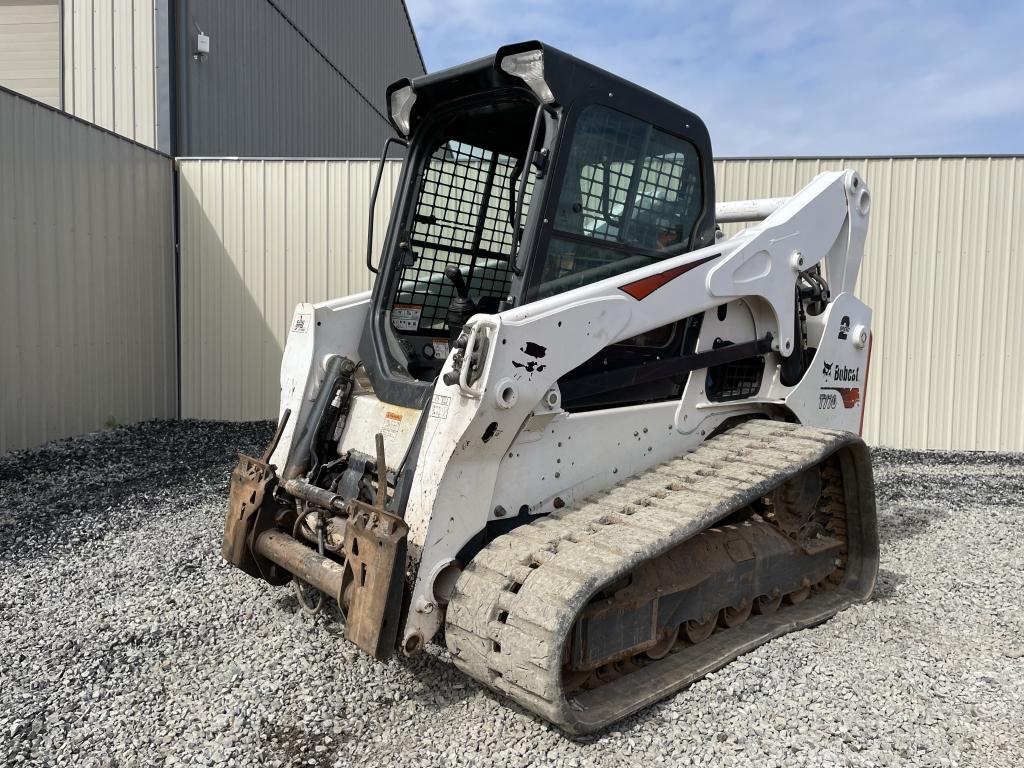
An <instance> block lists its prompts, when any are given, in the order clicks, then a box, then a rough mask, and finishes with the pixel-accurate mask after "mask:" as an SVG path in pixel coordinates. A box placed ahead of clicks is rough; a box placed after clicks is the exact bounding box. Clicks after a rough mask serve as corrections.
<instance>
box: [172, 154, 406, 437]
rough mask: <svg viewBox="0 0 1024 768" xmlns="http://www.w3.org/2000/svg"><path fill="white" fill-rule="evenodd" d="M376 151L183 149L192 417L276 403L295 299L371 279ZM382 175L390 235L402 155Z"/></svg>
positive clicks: (187, 380)
mask: <svg viewBox="0 0 1024 768" xmlns="http://www.w3.org/2000/svg"><path fill="white" fill-rule="evenodd" d="M377 165H378V164H377V162H376V161H368V160H326V161H325V160H189V159H181V160H179V161H178V170H179V174H180V176H179V189H180V217H181V218H180V245H181V251H180V254H181V255H180V259H181V377H182V386H181V410H182V416H183V417H185V418H191V417H194V418H209V419H265V418H273V416H274V414H275V413H276V412H277V403H278V398H279V390H280V378H279V373H280V366H281V354H282V351H283V349H284V340H285V336H286V331H287V328H288V322H289V320H290V319H291V315H292V310H293V309H294V308H295V305H296V304H297V303H299V302H300V301H321V300H324V299H328V298H332V297H335V296H345V295H348V294H352V293H358V292H359V291H364V290H367V289H368V288H369V287H370V274H369V273H368V272H367V270H366V266H365V258H366V234H367V224H368V217H369V198H370V190H371V188H372V185H373V180H374V177H375V174H376V172H377ZM388 166H389V167H388V168H387V169H386V172H385V174H384V177H383V179H382V182H381V189H380V193H379V196H378V201H377V208H376V218H375V226H374V233H375V234H374V243H375V244H377V246H378V247H379V246H380V245H381V244H382V243H383V240H384V233H385V230H386V228H387V216H388V214H389V212H390V209H391V202H392V200H393V198H394V195H395V190H396V189H397V184H398V175H399V172H400V164H399V163H397V162H389V163H388Z"/></svg>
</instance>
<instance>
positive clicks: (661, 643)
mask: <svg viewBox="0 0 1024 768" xmlns="http://www.w3.org/2000/svg"><path fill="white" fill-rule="evenodd" d="M678 639H679V627H672V628H671V629H666V630H665V631H664V632H663V633H662V635H661V639H660V640H658V642H657V644H656V645H654V646H653V647H651V648H648V649H647V651H646V653H647V657H648V658H650V659H654V660H655V661H658V660H659V659H664V658H665V657H666V656H668V652H669V651H671V650H672V646H674V645H675V644H676V640H678Z"/></svg>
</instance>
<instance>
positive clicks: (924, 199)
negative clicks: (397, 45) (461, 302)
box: [179, 157, 1024, 451]
mask: <svg viewBox="0 0 1024 768" xmlns="http://www.w3.org/2000/svg"><path fill="white" fill-rule="evenodd" d="M373 166H374V164H373V163H358V162H353V161H327V162H296V161H245V160H242V161H239V160H231V161H196V160H187V161H182V162H180V163H179V168H180V169H181V174H182V184H181V189H182V206H183V207H182V262H183V269H184V274H183V283H182V301H183V320H182V323H183V325H182V344H183V350H184V356H183V362H182V378H183V384H182V388H183V396H182V401H183V403H182V404H183V411H184V415H186V416H203V417H206V418H232V419H241V418H272V417H273V416H274V415H275V414H276V410H277V387H278V378H277V376H278V365H279V362H280V354H281V349H282V344H283V339H284V335H285V329H286V327H287V322H288V320H289V318H290V316H291V311H292V308H293V306H294V304H295V303H296V302H298V301H299V300H302V299H303V298H311V299H314V300H318V299H323V298H327V297H329V296H340V295H344V294H346V293H352V292H355V291H358V290H362V289H364V288H365V287H366V286H367V285H368V283H367V275H366V272H365V269H364V267H363V258H364V251H363V244H364V243H365V240H364V237H365V227H366V223H365V218H366V207H365V206H366V201H367V198H368V196H369V189H370V185H371V184H372V172H371V170H370V169H371V168H372V167H373ZM844 167H852V168H855V169H857V170H858V171H860V172H861V174H862V175H863V176H864V178H865V179H866V181H867V182H868V184H869V185H870V188H871V192H872V196H873V201H874V208H873V211H872V220H871V229H870V234H869V238H868V242H867V246H866V254H865V259H864V264H863V267H862V271H861V281H860V288H859V293H860V295H861V297H862V298H863V299H864V300H865V301H866V302H867V303H868V304H869V305H871V306H872V307H873V308H874V310H875V322H874V332H875V337H874V339H875V342H874V351H873V355H872V362H871V371H870V377H869V389H868V395H867V417H866V420H865V432H866V437H867V439H868V440H869V441H870V442H872V443H873V444H881V445H889V446H900V447H907V448H964V449H984V450H1014V451H1022V450H1024V398H1022V397H1021V394H1020V393H1021V385H1020V382H1021V381H1022V380H1024V356H1022V355H1019V354H1017V350H1019V349H1021V348H1024V296H1022V293H1021V291H1020V290H1019V289H1020V287H1021V286H1024V241H1022V236H1024V232H1022V228H1024V223H1022V217H1020V216H1019V210H1020V208H1021V203H1022V201H1024V159H1022V158H1013V157H1009V158H974V157H971V158H965V157H956V158H919V159H915V158H881V159H879V158H872V159H864V158H861V159H857V158H853V159H848V160H842V159H829V160H814V159H812V160H803V159H795V160H794V159H782V160H780V159H756V160H721V161H718V162H716V166H715V170H716V177H717V180H718V199H719V200H737V199H747V198H752V197H774V196H782V195H788V194H792V193H793V192H795V191H796V190H798V189H799V188H800V187H801V186H802V185H803V184H805V183H806V182H808V181H810V179H811V178H813V176H814V175H815V174H817V173H818V172H820V171H822V170H828V169H841V168H844ZM397 169H398V164H397V163H395V164H394V167H393V169H392V170H391V171H390V172H389V174H388V175H387V178H389V179H390V182H391V183H392V184H393V183H394V180H395V179H396V178H397ZM393 194H394V187H393V186H388V187H386V190H384V191H382V194H381V199H380V201H379V202H378V217H379V219H378V220H379V221H382V220H383V219H382V218H380V217H382V216H383V215H384V213H385V209H386V208H387V207H388V201H389V200H390V199H391V198H392V196H393ZM726 229H727V231H729V232H732V231H735V229H736V227H735V226H730V227H727V228H726ZM380 232H381V230H380V229H379V228H378V234H377V235H376V236H375V242H376V243H378V244H380V243H381V234H380ZM253 349H258V352H259V356H258V358H256V361H255V362H254V360H253V359H251V358H250V357H249V351H251V350H253ZM243 355H244V357H243ZM243 360H245V364H244V367H243V362H242V361H243ZM253 366H255V367H253ZM225 371H227V372H228V375H227V376H225V375H224V372H225ZM250 372H254V373H253V375H255V376H257V378H256V379H255V380H256V381H258V382H259V385H258V386H256V385H254V384H252V383H250V382H249V381H248V379H247V377H248V376H249V375H250Z"/></svg>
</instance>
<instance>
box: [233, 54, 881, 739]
mask: <svg viewBox="0 0 1024 768" xmlns="http://www.w3.org/2000/svg"><path fill="white" fill-rule="evenodd" d="M387 97H388V103H389V105H390V112H391V121H392V123H393V125H394V128H395V129H396V130H397V131H398V133H399V134H401V136H402V137H404V138H392V139H389V140H388V143H387V144H385V148H384V154H385V156H386V155H387V153H388V151H389V145H390V144H394V143H396V142H397V143H399V144H403V145H405V146H406V147H407V150H406V158H405V160H404V166H403V171H402V177H401V184H400V189H399V191H398V194H397V197H396V200H395V205H394V209H393V212H392V214H391V219H390V225H389V227H388V230H387V237H386V240H385V241H384V243H383V249H382V253H381V257H380V261H379V265H377V266H375V265H374V263H373V258H372V257H373V255H374V254H375V251H374V248H373V244H372V242H370V243H368V244H367V253H366V259H367V264H366V266H367V268H368V269H370V270H371V271H373V272H376V273H377V276H376V282H375V285H374V288H373V291H372V292H368V293H363V294H359V295H355V296H348V297H345V298H339V299H334V300H331V301H326V302H323V303H319V304H308V303H304V304H300V305H299V306H298V307H297V308H296V310H295V313H294V315H293V317H292V320H291V326H290V330H289V335H288V341H287V345H286V348H285V352H284V361H283V364H282V367H281V410H280V418H279V422H278V429H277V432H276V434H275V436H274V438H273V440H272V442H271V444H270V445H269V446H268V447H267V449H266V452H265V453H264V454H263V456H262V457H260V458H258V459H257V458H252V457H248V456H244V455H243V456H240V459H239V463H238V466H237V468H236V469H235V470H234V472H233V474H232V478H231V492H230V501H229V508H228V516H227V521H226V525H225V529H224V539H223V555H224V557H225V559H227V560H228V561H229V562H231V563H233V564H234V565H236V566H237V567H239V568H240V569H242V570H243V571H245V572H246V573H248V574H250V575H252V576H255V577H258V578H261V579H264V580H265V581H267V582H269V583H270V584H273V585H285V584H287V583H289V582H292V583H293V584H294V585H295V587H296V588H297V591H298V593H299V596H300V600H301V601H302V603H303V605H304V607H306V608H307V609H309V610H316V609H318V608H319V606H320V605H322V604H323V601H324V599H325V596H326V598H330V599H332V600H335V601H337V602H338V604H339V605H340V606H341V611H342V613H343V615H344V617H345V622H346V624H345V632H346V637H347V639H348V640H349V641H351V642H353V643H355V644H356V645H357V646H359V647H360V648H361V649H362V650H364V651H365V652H367V653H368V654H371V655H372V656H374V657H375V658H377V659H384V658H387V657H388V656H389V655H391V654H393V653H396V652H398V653H401V654H404V655H406V656H410V655H413V654H416V653H418V652H419V651H421V650H422V649H423V647H424V644H425V643H427V642H428V641H430V640H431V639H432V638H435V637H438V636H439V633H441V631H442V630H443V636H444V642H445V643H446V645H447V647H448V649H449V651H450V653H451V657H452V659H453V660H454V663H455V664H456V665H457V666H458V667H459V668H460V669H462V670H463V671H464V672H465V673H466V674H468V675H470V676H471V677H473V678H475V679H476V680H478V681H480V682H481V683H482V684H484V685H485V686H488V687H490V688H491V689H493V690H494V691H497V692H499V693H500V694H504V695H505V696H507V697H509V698H511V699H513V700H515V701H516V702H518V703H519V704H521V705H522V706H523V707H525V708H526V709H528V710H531V711H532V712H535V713H537V714H539V715H540V716H542V717H544V718H546V719H548V720H549V721H551V722H552V723H554V724H556V725H558V726H560V727H561V728H563V729H565V730H566V731H569V732H571V733H584V732H589V731H593V730H596V729H599V728H601V727H603V726H605V725H607V724H609V723H611V722H613V721H615V720H617V719H620V718H622V717H624V716H626V715H628V714H630V713H632V712H635V711H636V710H638V709H640V708H642V707H644V706H646V705H648V704H649V703H651V702H653V701H655V700H657V699H659V698H662V697H664V696H666V695H668V694H671V693H673V692H674V691H677V690H679V689H680V688H682V687H684V686H686V685H688V684H689V683H691V682H692V681H694V680H695V679H697V678H699V677H700V676H702V675H704V674H706V673H707V672H709V671H711V670H714V669H716V668H718V667H721V666H722V665H724V664H726V663H727V662H728V661H730V660H731V659H733V658H735V657H736V656H738V655H739V654H742V653H744V652H746V651H748V650H750V649H752V648H754V647H756V646H758V645H759V644H761V643H764V642H766V641H768V640H770V639H772V638H775V637H778V636H779V635H782V634H784V633H786V632H790V631H792V630H796V629H800V628H803V627H808V626H810V625H813V624H816V623H819V622H821V621H824V620H825V619H827V618H828V617H829V616H831V615H833V614H835V613H836V612H837V611H839V610H841V609H842V608H844V607H846V606H848V605H849V604H850V603H851V602H853V601H857V600H862V599H864V598H866V597H867V596H868V595H869V594H870V592H871V590H872V587H873V584H874V581H875V575H876V571H877V563H878V545H877V534H876V522H875V506H874V488H873V481H872V473H871V464H870V457H869V454H868V451H867V449H866V447H865V445H864V443H863V442H862V440H861V439H860V438H859V437H858V434H859V432H860V428H861V424H862V415H863V411H864V394H865V387H866V384H867V377H868V361H869V357H870V346H871V310H870V309H869V308H868V307H867V306H865V305H864V304H863V303H862V302H861V301H859V300H858V299H857V297H856V296H855V295H854V293H853V290H854V284H855V281H856V278H857V273H858V270H859V267H860V262H861V257H862V255H863V245H864V237H865V232H866V228H867V223H868V213H869V208H870V196H869V193H868V189H867V187H866V185H865V184H864V182H863V180H862V179H861V178H860V177H859V176H858V175H857V173H855V172H853V171H844V172H838V173H831V172H830V173H821V174H819V175H818V176H817V177H816V178H814V179H813V180H812V181H811V182H810V183H808V184H807V185H806V186H805V187H804V188H803V189H801V190H800V191H799V192H797V193H796V194H795V195H794V196H793V197H790V198H780V199H771V200H752V201H744V202H739V203H720V204H718V205H716V204H715V180H714V175H713V168H712V154H711V144H710V140H709V137H708V132H707V130H706V128H705V126H704V124H703V122H701V120H700V118H698V117H697V116H696V115H695V114H693V113H691V112H689V111H687V110H685V109H682V108H681V107H678V106H676V105H675V104H672V103H670V102H669V101H667V100H665V99H663V98H660V97H658V96H656V95H655V94H653V93H650V92H649V91H646V90H644V89H642V88H640V87H638V86H636V85H634V84H632V83H629V82H627V81H625V80H623V79H621V78H618V77H616V76H614V75H612V74H609V73H607V72H605V71H603V70H601V69H598V68H596V67H594V66H591V65H589V64H587V63H585V62H583V61H580V60H578V59H576V58H574V57H572V56H569V55H567V54H565V53H563V52H561V51H558V50H556V49H554V48H551V47H549V46H546V45H542V44H541V43H538V42H527V43H522V44H518V45H511V46H506V47H504V48H501V49H500V50H498V52H497V54H496V55H495V56H494V57H493V58H485V59H480V60H478V61H474V62H471V63H468V64H465V65H463V66H459V67H456V68H453V69H448V70H445V71H441V72H437V73H433V74H428V75H424V76H422V77H418V78H416V79H413V80H402V81H399V82H397V83H395V84H393V85H392V86H391V87H390V88H389V89H388V92H387ZM382 165H383V164H382ZM379 183H380V176H379V175H378V178H377V187H375V189H374V195H373V196H374V199H375V198H376V194H377V188H379ZM370 216H371V218H370V225H371V226H370V230H369V231H370V232H371V233H372V230H373V227H372V222H373V213H372V205H371V214H370ZM737 221H739V222H743V221H745V222H750V225H749V226H748V227H746V228H745V229H742V230H740V231H739V232H738V233H737V234H734V235H732V236H731V237H724V236H723V233H722V231H721V229H720V228H719V226H718V225H720V224H723V223H726V222H737ZM314 595H315V597H314Z"/></svg>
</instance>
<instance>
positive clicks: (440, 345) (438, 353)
mask: <svg viewBox="0 0 1024 768" xmlns="http://www.w3.org/2000/svg"><path fill="white" fill-rule="evenodd" d="M432 341H433V345H434V357H436V358H438V359H440V358H445V357H448V353H449V352H451V345H450V344H449V343H448V339H433V340H432Z"/></svg>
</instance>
